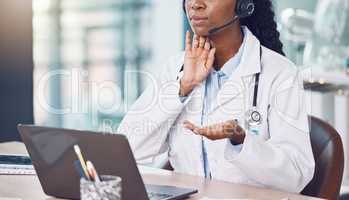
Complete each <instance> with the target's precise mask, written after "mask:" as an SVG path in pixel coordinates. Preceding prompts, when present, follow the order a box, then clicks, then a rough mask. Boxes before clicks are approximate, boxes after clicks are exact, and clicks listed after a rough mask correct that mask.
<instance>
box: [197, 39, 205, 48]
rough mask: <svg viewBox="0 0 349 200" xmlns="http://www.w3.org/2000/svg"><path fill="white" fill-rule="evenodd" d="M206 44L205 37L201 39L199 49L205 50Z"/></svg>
mask: <svg viewBox="0 0 349 200" xmlns="http://www.w3.org/2000/svg"><path fill="white" fill-rule="evenodd" d="M205 43H206V39H205V38H204V37H200V40H199V48H204V46H205Z"/></svg>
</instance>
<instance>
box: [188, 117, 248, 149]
mask: <svg viewBox="0 0 349 200" xmlns="http://www.w3.org/2000/svg"><path fill="white" fill-rule="evenodd" d="M183 125H184V127H185V128H187V129H189V130H191V131H192V132H193V133H195V134H197V135H202V136H204V137H206V138H208V139H210V140H220V139H225V138H228V139H230V140H231V141H232V143H233V144H235V145H238V144H242V143H244V140H245V136H246V133H245V131H244V130H243V129H242V128H241V127H240V126H239V125H238V124H237V122H236V121H234V120H229V121H226V122H224V123H220V124H214V125H211V126H206V127H203V128H200V127H197V126H195V125H194V124H193V123H191V122H189V121H185V122H184V124H183Z"/></svg>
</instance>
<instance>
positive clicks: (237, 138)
mask: <svg viewBox="0 0 349 200" xmlns="http://www.w3.org/2000/svg"><path fill="white" fill-rule="evenodd" d="M245 137H246V134H245V131H241V132H239V133H234V134H233V135H231V136H230V137H229V140H230V143H231V144H232V145H240V144H243V143H244V141H245Z"/></svg>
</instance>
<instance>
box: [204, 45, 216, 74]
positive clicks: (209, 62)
mask: <svg viewBox="0 0 349 200" xmlns="http://www.w3.org/2000/svg"><path fill="white" fill-rule="evenodd" d="M215 54H216V48H213V49H211V50H210V52H209V53H208V58H207V61H206V65H205V67H206V69H208V70H210V69H212V67H213V63H214V57H215Z"/></svg>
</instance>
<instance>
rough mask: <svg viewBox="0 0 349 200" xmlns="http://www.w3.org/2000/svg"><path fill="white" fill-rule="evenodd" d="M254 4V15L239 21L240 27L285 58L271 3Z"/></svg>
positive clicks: (259, 0)
mask: <svg viewBox="0 0 349 200" xmlns="http://www.w3.org/2000/svg"><path fill="white" fill-rule="evenodd" d="M237 1H238V0H237ZM240 1H241V0H240ZM254 4H255V10H254V13H253V14H252V15H251V16H250V17H247V18H242V19H240V23H241V25H243V26H247V27H248V28H249V29H250V31H251V32H252V33H253V34H254V35H255V36H256V37H257V38H258V40H259V41H260V43H261V44H262V45H263V46H265V47H267V48H269V49H271V50H273V51H275V52H277V53H279V54H281V55H283V56H285V53H284V51H283V44H282V42H281V40H280V33H279V31H278V30H277V25H276V21H275V13H274V8H273V4H272V1H271V0H255V1H254ZM183 9H184V11H185V0H183Z"/></svg>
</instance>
